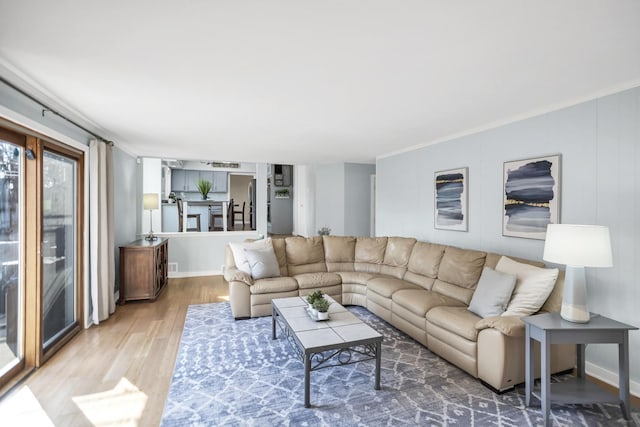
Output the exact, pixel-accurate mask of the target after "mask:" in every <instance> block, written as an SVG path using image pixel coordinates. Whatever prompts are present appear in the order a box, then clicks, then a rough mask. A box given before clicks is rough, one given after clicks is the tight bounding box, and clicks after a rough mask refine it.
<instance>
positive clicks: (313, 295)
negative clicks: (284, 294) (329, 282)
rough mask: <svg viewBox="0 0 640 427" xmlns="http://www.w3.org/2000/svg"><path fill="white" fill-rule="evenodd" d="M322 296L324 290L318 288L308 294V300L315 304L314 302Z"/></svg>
mask: <svg viewBox="0 0 640 427" xmlns="http://www.w3.org/2000/svg"><path fill="white" fill-rule="evenodd" d="M319 299H323V298H322V290H321V289H318V290H317V291H313V292H311V293H310V294H309V295H307V302H308V303H309V304H311V306H313V303H314V302H316V301H317V300H319Z"/></svg>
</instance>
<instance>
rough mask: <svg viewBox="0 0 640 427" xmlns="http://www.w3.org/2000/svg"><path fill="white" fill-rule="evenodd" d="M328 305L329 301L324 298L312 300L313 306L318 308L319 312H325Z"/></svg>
mask: <svg viewBox="0 0 640 427" xmlns="http://www.w3.org/2000/svg"><path fill="white" fill-rule="evenodd" d="M330 305H331V303H330V302H329V301H327V300H326V299H324V298H320V299H317V300H315V301H314V302H313V308H315V309H316V310H318V312H319V313H326V312H327V310H329V306H330Z"/></svg>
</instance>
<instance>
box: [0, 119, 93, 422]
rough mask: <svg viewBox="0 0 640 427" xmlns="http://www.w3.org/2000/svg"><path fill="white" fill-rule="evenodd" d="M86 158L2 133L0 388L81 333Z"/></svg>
mask: <svg viewBox="0 0 640 427" xmlns="http://www.w3.org/2000/svg"><path fill="white" fill-rule="evenodd" d="M2 124H3V125H4V122H3V123H2ZM83 159H84V157H83V153H82V151H79V150H76V149H74V148H71V147H68V146H66V145H64V144H61V143H57V142H54V141H50V140H48V139H45V138H44V137H41V136H40V135H34V134H32V133H29V132H28V131H26V130H24V131H21V130H17V128H16V127H4V126H0V388H2V387H3V386H4V385H5V384H7V383H10V382H12V381H16V380H17V379H19V378H20V375H21V374H23V373H26V372H28V371H29V370H30V369H32V368H37V367H39V366H41V365H42V363H44V361H46V360H47V359H48V358H50V357H51V356H52V355H53V354H54V353H55V352H56V351H57V350H58V349H60V348H61V347H62V346H63V345H64V344H66V343H67V342H68V341H69V340H70V339H71V337H72V336H73V335H74V333H75V332H77V331H79V330H80V329H81V322H80V319H81V318H82V313H83V304H82V301H83V299H82V297H83V292H82V289H83V258H82V254H83V251H82V250H81V249H80V248H82V247H83V233H82V230H83V221H82V218H83V209H82V207H83V205H84V201H83V189H84V187H83V179H82V177H83V175H84V169H83V168H84V163H83ZM0 424H2V423H1V422H0Z"/></svg>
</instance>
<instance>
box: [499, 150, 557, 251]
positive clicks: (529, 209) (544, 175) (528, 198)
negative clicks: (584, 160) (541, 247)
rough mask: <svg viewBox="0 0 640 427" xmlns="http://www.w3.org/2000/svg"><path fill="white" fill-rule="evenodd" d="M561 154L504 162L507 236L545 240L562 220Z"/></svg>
mask: <svg viewBox="0 0 640 427" xmlns="http://www.w3.org/2000/svg"><path fill="white" fill-rule="evenodd" d="M560 159H561V157H560V155H559V154H557V155H553V156H546V157H538V158H534V159H526V160H515V161H511V162H505V163H504V170H503V179H504V187H503V193H502V195H503V201H504V203H503V206H504V209H503V216H502V234H503V235H504V236H512V237H524V238H528V239H540V240H544V238H545V235H546V233H547V225H548V224H558V222H559V221H560V177H561V174H560Z"/></svg>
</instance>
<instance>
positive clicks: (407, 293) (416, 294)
mask: <svg viewBox="0 0 640 427" xmlns="http://www.w3.org/2000/svg"><path fill="white" fill-rule="evenodd" d="M391 299H392V300H393V302H394V304H398V305H399V306H402V307H404V308H406V309H407V310H409V311H410V312H412V313H413V314H415V315H417V316H420V317H425V315H426V314H427V312H429V310H431V309H432V308H434V307H439V306H443V305H446V306H463V304H462V303H461V302H460V301H457V300H455V299H453V298H449V297H448V296H445V295H442V294H439V293H437V292H432V291H427V290H425V289H401V290H399V291H397V292H395V293H394V294H393V295H392V296H391Z"/></svg>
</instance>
